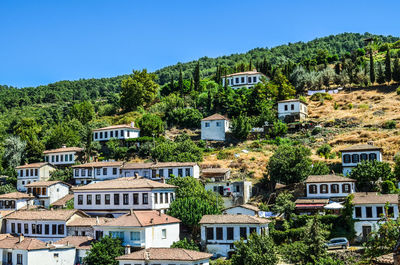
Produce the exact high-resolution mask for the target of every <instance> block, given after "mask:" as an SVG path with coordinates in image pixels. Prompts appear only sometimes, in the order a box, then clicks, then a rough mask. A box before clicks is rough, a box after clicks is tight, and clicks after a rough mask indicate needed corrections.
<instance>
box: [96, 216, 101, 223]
mask: <svg viewBox="0 0 400 265" xmlns="http://www.w3.org/2000/svg"><path fill="white" fill-rule="evenodd" d="M99 224H100V220H99V217H98V216H96V225H99Z"/></svg>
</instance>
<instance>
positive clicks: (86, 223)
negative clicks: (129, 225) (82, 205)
mask: <svg viewBox="0 0 400 265" xmlns="http://www.w3.org/2000/svg"><path fill="white" fill-rule="evenodd" d="M113 220H115V219H114V218H106V217H96V218H94V217H83V218H76V219H74V220H71V221H69V222H68V224H67V226H80V227H92V226H94V225H102V224H105V223H107V222H110V221H113Z"/></svg>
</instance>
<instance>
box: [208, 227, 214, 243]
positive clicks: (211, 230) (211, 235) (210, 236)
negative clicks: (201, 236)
mask: <svg viewBox="0 0 400 265" xmlns="http://www.w3.org/2000/svg"><path fill="white" fill-rule="evenodd" d="M213 239H214V228H213V227H207V231H206V240H213Z"/></svg>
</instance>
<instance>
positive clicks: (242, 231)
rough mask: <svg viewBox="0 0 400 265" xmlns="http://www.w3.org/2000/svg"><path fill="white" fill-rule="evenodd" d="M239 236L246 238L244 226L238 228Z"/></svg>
mask: <svg viewBox="0 0 400 265" xmlns="http://www.w3.org/2000/svg"><path fill="white" fill-rule="evenodd" d="M240 238H243V239H247V228H246V227H241V228H240Z"/></svg>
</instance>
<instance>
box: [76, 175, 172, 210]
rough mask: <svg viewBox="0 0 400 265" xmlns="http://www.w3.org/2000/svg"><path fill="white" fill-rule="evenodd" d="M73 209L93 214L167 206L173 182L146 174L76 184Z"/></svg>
mask: <svg viewBox="0 0 400 265" xmlns="http://www.w3.org/2000/svg"><path fill="white" fill-rule="evenodd" d="M73 191H74V204H75V205H74V206H75V209H79V210H82V211H85V212H86V213H88V214H90V215H95V216H107V217H108V216H111V217H113V216H114V217H115V216H119V215H122V214H125V213H127V212H129V210H130V209H134V210H161V211H164V210H166V209H168V208H169V205H170V203H171V202H172V201H173V199H174V197H175V192H174V191H175V186H173V185H169V184H165V183H160V182H156V181H153V180H149V179H146V178H136V177H131V178H119V179H114V180H106V181H101V182H97V183H92V184H88V185H85V186H80V187H75V188H73Z"/></svg>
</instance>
